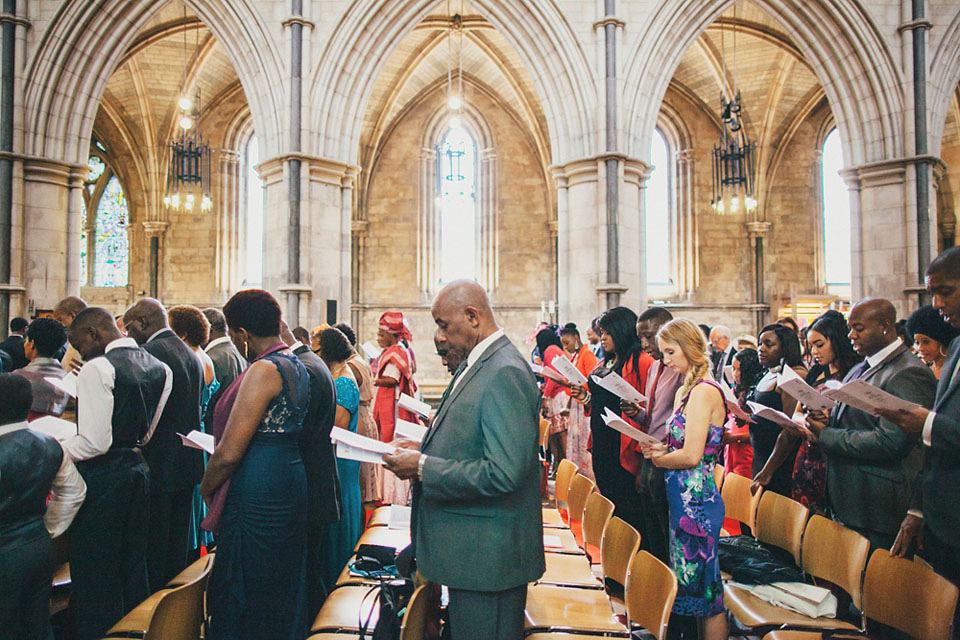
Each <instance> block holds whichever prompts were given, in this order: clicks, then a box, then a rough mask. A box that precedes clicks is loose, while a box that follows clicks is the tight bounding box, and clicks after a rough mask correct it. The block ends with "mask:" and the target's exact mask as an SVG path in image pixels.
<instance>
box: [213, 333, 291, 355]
mask: <svg viewBox="0 0 960 640" xmlns="http://www.w3.org/2000/svg"><path fill="white" fill-rule="evenodd" d="M224 342H230V336H223V337H221V338H217V339H216V340H211V341H210V342H208V343H207V346H206V347H204V348H203V350H204V351H206V352H207V353H210V349H213V348H214V347H215V346H217V345H218V344H223V343H224ZM299 344H302V343H300V342H294V343H293V346H292V347H290V350H291V351H293V350H294V349H296V348H297V345H299Z"/></svg>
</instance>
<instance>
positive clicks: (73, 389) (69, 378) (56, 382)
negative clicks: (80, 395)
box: [43, 373, 77, 398]
mask: <svg viewBox="0 0 960 640" xmlns="http://www.w3.org/2000/svg"><path fill="white" fill-rule="evenodd" d="M43 379H44V380H46V381H47V382H49V383H50V384H52V385H53V386H55V387H56V388H57V389H60V390H61V391H63V392H64V393H66V394H67V395H68V396H70V397H71V398H76V397H77V374H75V373H68V374H67V375H65V376H63V378H57V377H56V376H45V377H44V378H43Z"/></svg>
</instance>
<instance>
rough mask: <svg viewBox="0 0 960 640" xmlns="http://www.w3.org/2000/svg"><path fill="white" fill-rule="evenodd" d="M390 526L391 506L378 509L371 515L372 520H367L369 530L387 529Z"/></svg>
mask: <svg viewBox="0 0 960 640" xmlns="http://www.w3.org/2000/svg"><path fill="white" fill-rule="evenodd" d="M388 524H390V505H384V506H382V507H377V508H376V509H374V510H373V513H371V514H370V519H369V520H367V528H368V529H369V528H370V527H385V526H387V525H388Z"/></svg>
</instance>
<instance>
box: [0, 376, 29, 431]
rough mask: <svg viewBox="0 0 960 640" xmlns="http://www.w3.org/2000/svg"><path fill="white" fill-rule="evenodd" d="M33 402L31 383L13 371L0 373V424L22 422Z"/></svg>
mask: <svg viewBox="0 0 960 640" xmlns="http://www.w3.org/2000/svg"><path fill="white" fill-rule="evenodd" d="M32 404H33V385H32V384H30V381H29V380H27V379H26V378H24V377H23V376H19V375H17V374H15V373H0V424H11V423H13V422H23V421H24V420H26V419H27V415H29V413H30V406H31V405H32Z"/></svg>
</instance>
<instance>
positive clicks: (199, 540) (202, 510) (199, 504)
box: [190, 374, 220, 550]
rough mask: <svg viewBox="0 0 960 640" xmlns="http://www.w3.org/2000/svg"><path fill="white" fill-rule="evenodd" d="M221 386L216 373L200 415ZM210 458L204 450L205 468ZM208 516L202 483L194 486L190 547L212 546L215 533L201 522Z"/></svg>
mask: <svg viewBox="0 0 960 640" xmlns="http://www.w3.org/2000/svg"><path fill="white" fill-rule="evenodd" d="M219 388H220V381H219V380H217V376H216V374H214V376H213V380H211V381H210V384H205V385H203V392H202V393H201V394H200V415H206V413H207V405H208V404H209V403H210V398H212V397H213V394H215V393H216V392H217V390H218V389H219ZM200 430H201V431H206V425H204V424H203V422H201V423H200ZM209 459H210V456H209V455H208V454H207V453H206V452H203V468H204V469H206V468H207V461H208V460H209ZM206 517H207V505H206V503H204V501H203V497H202V496H201V495H200V485H196V486H195V487H194V488H193V514H192V515H191V517H190V549H191V550H192V549H197V548H199V547H208V548H209V547H210V546H211V545H212V544H213V534H212V533H210V532H209V531H206V530H204V529H201V528H200V523H201V522H203V519H204V518H206Z"/></svg>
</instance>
